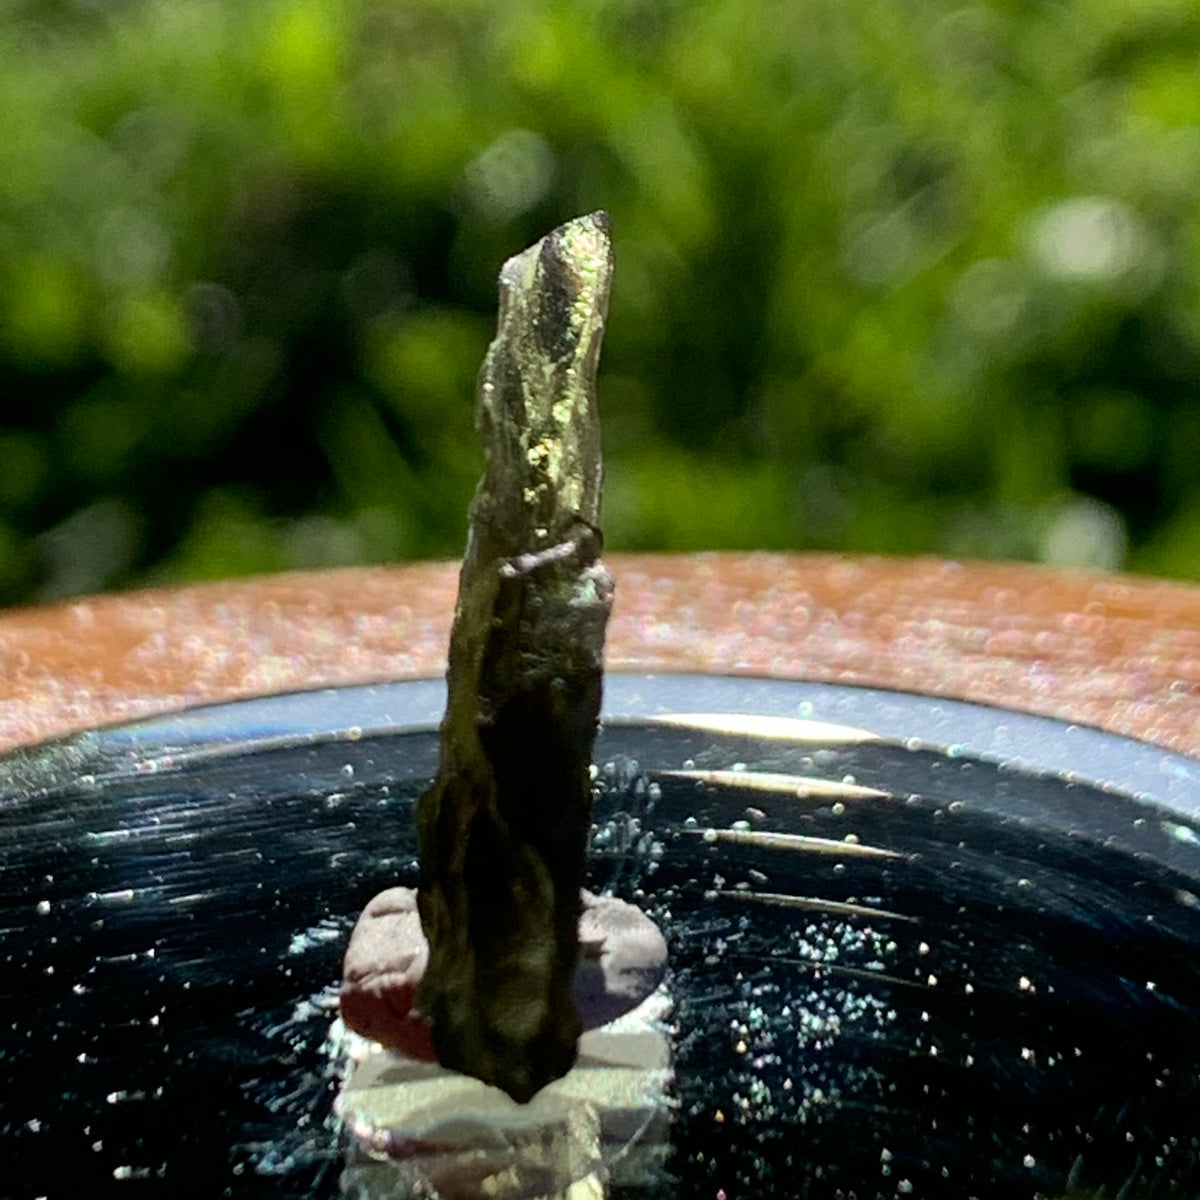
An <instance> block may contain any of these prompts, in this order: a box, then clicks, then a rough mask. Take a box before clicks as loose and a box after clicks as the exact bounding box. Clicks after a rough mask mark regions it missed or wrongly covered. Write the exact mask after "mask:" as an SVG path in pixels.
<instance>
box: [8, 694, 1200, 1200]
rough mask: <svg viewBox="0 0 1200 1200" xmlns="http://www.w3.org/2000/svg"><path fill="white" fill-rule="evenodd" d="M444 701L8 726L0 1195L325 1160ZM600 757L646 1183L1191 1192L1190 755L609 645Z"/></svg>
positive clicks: (302, 1167) (793, 1188)
mask: <svg viewBox="0 0 1200 1200" xmlns="http://www.w3.org/2000/svg"><path fill="white" fill-rule="evenodd" d="M441 699H442V690H441V686H440V684H435V683H408V684H396V685H391V686H388V687H380V688H359V689H354V688H351V689H342V690H338V691H331V692H320V693H311V694H306V695H303V696H290V697H279V698H275V699H273V700H271V701H255V702H248V703H245V704H240V705H228V706H223V707H222V708H218V709H208V710H198V711H197V712H195V713H192V714H181V715H180V716H178V717H173V718H170V719H165V720H157V721H153V722H145V723H142V724H140V725H134V726H128V727H125V728H123V729H117V730H106V731H99V732H95V733H90V734H87V735H83V736H81V737H77V738H73V739H69V740H67V741H64V742H58V743H52V744H48V745H45V746H41V747H35V748H33V749H30V750H25V751H21V752H18V753H17V754H14V755H9V756H8V757H7V758H5V759H0V957H2V959H3V963H4V973H3V982H2V983H0V1137H2V1139H3V1141H2V1143H0V1144H2V1145H3V1146H4V1149H5V1151H6V1155H5V1157H6V1159H7V1162H6V1165H5V1166H4V1170H3V1175H2V1176H0V1195H3V1196H6V1197H7V1196H13V1197H25V1196H29V1197H33V1196H45V1197H47V1198H52V1197H55V1198H56V1197H76V1196H83V1195H87V1196H98V1195H109V1194H112V1195H119V1196H137V1195H154V1196H160V1195H161V1196H179V1195H197V1196H201V1195H202V1196H221V1195H230V1196H243V1195H245V1196H306V1197H307V1196H335V1195H338V1194H339V1188H340V1182H339V1181H340V1179H341V1174H342V1158H341V1146H340V1142H339V1136H338V1131H337V1129H336V1127H335V1123H334V1121H333V1118H332V1101H333V1097H334V1094H335V1092H336V1088H337V1072H336V1063H335V1059H334V1056H333V1048H332V1047H331V1046H330V1044H329V1042H328V1040H327V1035H328V1033H329V1029H330V1025H331V1022H332V1019H333V1016H334V1012H335V1008H334V1005H335V996H336V991H335V989H336V982H337V978H338V974H339V967H340V959H341V954H342V951H343V949H344V943H345V938H346V936H347V934H348V931H349V928H350V926H351V924H352V923H353V920H354V919H355V917H356V916H357V913H358V911H359V909H360V908H361V907H362V906H363V904H365V902H366V901H367V900H368V899H369V898H370V897H371V895H373V894H374V893H375V892H376V891H378V890H380V889H382V888H383V887H386V886H388V885H390V884H392V883H396V882H401V883H409V884H411V883H413V882H414V881H415V868H416V863H415V855H416V846H415V839H414V835H413V830H412V823H411V810H412V804H413V802H414V800H415V798H416V797H417V796H418V795H419V794H420V793H421V791H422V790H423V789H424V787H425V786H426V785H427V783H428V781H429V780H430V778H431V776H432V774H433V771H434V768H435V766H436V755H437V739H436V735H435V732H434V729H433V725H434V723H435V722H436V720H437V716H438V713H439V711H440V705H441ZM812 722H827V723H831V724H832V725H835V726H842V727H843V728H841V729H837V728H824V729H821V728H816V727H814V726H813V725H812V724H811V723H812ZM855 731H857V732H855ZM596 765H597V778H596V810H595V830H594V834H593V844H592V854H591V863H592V874H593V883H594V884H595V886H597V887H609V888H611V889H613V890H614V891H615V892H616V893H617V894H619V895H622V896H624V897H625V898H627V899H632V900H634V901H635V902H637V903H639V904H641V905H642V906H643V907H645V908H646V909H647V910H648V911H649V912H650V913H651V914H652V915H654V916H655V918H656V919H657V920H658V921H659V922H660V924H661V925H662V927H663V928H664V930H665V932H666V933H667V935H668V939H669V942H670V946H671V955H672V977H671V987H672V991H673V994H674V999H675V1017H674V1023H675V1033H674V1044H675V1059H676V1084H675V1090H674V1097H673V1103H674V1106H675V1107H674V1111H673V1115H672V1120H671V1126H670V1142H671V1151H670V1156H669V1160H668V1166H667V1173H666V1174H665V1175H664V1176H663V1178H661V1179H660V1180H659V1181H658V1182H657V1183H655V1184H653V1185H647V1187H646V1188H644V1189H642V1190H643V1193H644V1194H653V1195H661V1196H663V1197H666V1196H689V1197H691V1196H696V1197H703V1198H705V1200H713V1198H714V1197H717V1196H719V1195H720V1193H721V1192H724V1194H725V1196H726V1197H728V1198H729V1200H733V1198H734V1197H741V1196H764V1197H769V1196H779V1197H784V1196H788V1197H790V1196H811V1197H831V1198H832V1197H839V1196H840V1197H849V1196H851V1195H853V1196H855V1197H858V1198H859V1200H865V1198H867V1197H874V1196H884V1197H889V1198H890V1197H893V1196H897V1195H900V1196H909V1195H913V1196H946V1197H965V1196H971V1195H974V1196H980V1197H983V1196H997V1197H999V1196H1004V1197H1021V1196H1029V1197H1033V1196H1035V1195H1043V1196H1060V1195H1068V1194H1069V1195H1073V1196H1074V1195H1087V1194H1095V1195H1101V1194H1103V1195H1107V1196H1116V1195H1118V1194H1120V1195H1124V1196H1126V1197H1133V1196H1146V1197H1151V1196H1153V1197H1156V1196H1191V1195H1196V1194H1200V1148H1198V1141H1197V1132H1196V1131H1197V1129H1198V1128H1200V1110H1198V1105H1197V1096H1196V1082H1195V1081H1196V1079H1197V1071H1198V1068H1200V966H1198V964H1200V958H1198V956H1197V947H1198V946H1200V900H1197V896H1198V895H1200V833H1198V830H1197V825H1196V822H1195V815H1196V804H1197V802H1198V800H1200V790H1198V789H1197V787H1196V781H1197V779H1200V775H1198V772H1200V763H1197V762H1196V761H1194V760H1192V759H1189V758H1186V757H1183V756H1179V755H1171V754H1167V753H1165V752H1162V751H1159V750H1157V749H1154V748H1152V747H1148V746H1145V745H1141V744H1138V743H1134V742H1130V741H1128V740H1125V739H1120V738H1113V737H1106V736H1105V735H1102V734H1099V733H1097V732H1096V731H1093V730H1086V729H1078V728H1075V727H1067V726H1062V725H1058V724H1056V723H1054V722H1050V721H1045V720H1040V719H1035V718H1027V717H1020V716H1014V715H1013V714H1007V713H1000V712H997V711H995V710H989V709H986V708H982V707H978V706H967V705H955V704H950V703H947V702H944V701H933V700H928V699H925V698H921V697H908V696H902V695H897V694H891V693H881V692H872V691H867V690H863V689H851V688H828V687H818V686H814V685H799V684H778V683H767V682H761V681H746V680H732V679H711V678H703V679H699V678H686V677H659V678H640V677H622V676H613V677H611V678H610V680H609V681H608V686H607V700H606V719H605V727H604V729H603V731H602V733H601V737H600V740H599V742H598V745H597V764H596ZM534 769H536V764H531V770H534ZM1122 1189H1123V1190H1122Z"/></svg>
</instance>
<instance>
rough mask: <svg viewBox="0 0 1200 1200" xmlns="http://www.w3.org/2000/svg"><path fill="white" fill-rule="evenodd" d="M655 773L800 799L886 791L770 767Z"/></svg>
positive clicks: (864, 796) (865, 796) (873, 796)
mask: <svg viewBox="0 0 1200 1200" xmlns="http://www.w3.org/2000/svg"><path fill="white" fill-rule="evenodd" d="M655 775H656V776H663V775H666V776H669V777H671V778H673V779H694V780H695V781H696V782H697V783H709V784H712V785H713V786H714V787H735V788H749V789H751V790H752V791H758V792H779V793H781V794H783V795H788V796H795V797H798V798H800V799H804V798H805V797H808V796H837V797H838V798H839V799H843V800H846V799H849V800H879V799H886V798H887V797H889V796H890V795H891V793H890V792H882V791H880V790H879V789H878V788H870V787H863V786H862V784H858V783H843V782H842V781H841V780H840V779H814V778H812V777H811V776H809V775H785V774H782V773H780V772H774V771H656V772H655Z"/></svg>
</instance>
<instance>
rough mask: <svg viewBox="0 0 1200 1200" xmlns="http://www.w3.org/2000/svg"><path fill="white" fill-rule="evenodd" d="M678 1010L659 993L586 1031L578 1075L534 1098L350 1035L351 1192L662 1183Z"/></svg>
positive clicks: (580, 1188) (553, 1189)
mask: <svg viewBox="0 0 1200 1200" xmlns="http://www.w3.org/2000/svg"><path fill="white" fill-rule="evenodd" d="M669 1008H670V1000H669V998H668V995H667V992H666V990H665V988H660V989H659V990H658V991H657V992H655V993H654V994H653V995H652V996H650V998H649V999H647V1000H646V1001H645V1002H644V1003H642V1004H641V1005H639V1006H638V1007H637V1008H636V1009H634V1010H633V1011H632V1012H630V1013H628V1014H627V1015H625V1016H623V1017H620V1018H618V1019H617V1020H615V1021H612V1022H610V1023H609V1024H608V1025H604V1026H602V1027H601V1028H599V1029H594V1030H592V1031H590V1032H588V1033H585V1034H584V1035H583V1037H582V1038H581V1039H580V1042H579V1058H578V1061H577V1062H576V1064H575V1066H574V1067H573V1068H572V1070H571V1071H570V1072H569V1073H568V1074H567V1075H566V1076H564V1077H563V1078H562V1079H558V1080H556V1081H555V1082H554V1083H551V1084H549V1085H548V1086H547V1087H545V1088H543V1089H542V1090H541V1091H540V1092H538V1093H537V1095H536V1096H535V1097H534V1098H533V1099H532V1100H531V1101H530V1102H529V1103H528V1104H517V1103H515V1102H514V1101H513V1100H511V1099H510V1098H509V1097H508V1096H507V1095H505V1094H504V1092H502V1091H501V1090H500V1089H499V1088H495V1087H490V1086H488V1085H487V1084H484V1083H481V1082H480V1081H479V1080H477V1079H473V1078H471V1077H470V1076H468V1075H460V1074H458V1073H457V1072H454V1071H447V1070H446V1069H445V1068H443V1067H440V1066H438V1065H437V1064H436V1063H426V1062H417V1061H415V1060H414V1059H410V1058H405V1057H403V1056H401V1055H397V1054H392V1053H390V1052H389V1051H386V1050H383V1049H381V1048H380V1047H379V1046H378V1045H376V1044H374V1043H370V1042H367V1041H365V1040H364V1039H362V1038H357V1037H355V1036H354V1035H351V1037H352V1039H353V1040H352V1043H351V1059H352V1065H351V1069H350V1072H349V1076H348V1078H347V1080H346V1083H345V1086H344V1088H343V1090H342V1093H341V1095H340V1096H339V1097H338V1101H337V1112H338V1115H339V1117H340V1118H341V1121H342V1126H343V1129H344V1131H345V1134H346V1141H347V1149H346V1164H347V1165H346V1170H345V1172H344V1173H343V1176H342V1192H343V1194H344V1195H346V1196H349V1197H352V1198H354V1200H383V1198H384V1197H387V1198H388V1200H407V1198H408V1197H410V1196H411V1197H416V1196H429V1195H430V1194H431V1189H432V1194H433V1195H436V1196H440V1197H444V1198H446V1200H452V1198H453V1200H467V1198H468V1197H478V1196H487V1197H489V1198H494V1200H527V1198H532V1197H552V1196H554V1197H557V1196H562V1197H569V1200H584V1198H585V1197H599V1196H602V1195H603V1193H604V1184H605V1181H606V1180H607V1181H610V1182H612V1183H613V1184H615V1185H620V1186H631V1185H639V1184H647V1183H650V1182H652V1181H653V1180H654V1179H656V1178H658V1177H659V1176H660V1175H661V1172H662V1170H663V1163H664V1160H665V1158H666V1154H667V1148H668V1145H667V1141H666V1137H665V1134H666V1129H667V1097H666V1088H667V1085H668V1083H669V1081H670V1077H671V1066H670V1046H669V1043H668V1040H667V1031H666V1025H665V1017H666V1015H667V1013H668V1011H669Z"/></svg>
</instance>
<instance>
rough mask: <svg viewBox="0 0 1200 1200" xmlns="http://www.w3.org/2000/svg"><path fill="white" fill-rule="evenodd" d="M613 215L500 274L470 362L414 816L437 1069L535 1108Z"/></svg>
mask: <svg viewBox="0 0 1200 1200" xmlns="http://www.w3.org/2000/svg"><path fill="white" fill-rule="evenodd" d="M612 271H613V260H612V244H611V242H610V240H609V234H608V217H607V214H605V213H602V212H601V213H592V214H591V215H590V216H586V217H579V218H577V219H576V220H574V221H569V222H568V223H567V224H565V225H561V226H559V228H557V229H555V230H554V231H553V232H551V233H548V234H547V235H546V236H545V237H544V238H542V240H541V241H540V242H538V243H537V244H536V245H534V246H531V247H530V248H529V249H528V250H525V251H524V252H523V253H521V254H518V255H516V256H515V257H514V258H510V259H509V260H508V262H506V263H505V264H504V267H503V269H502V270H501V272H500V316H499V321H498V327H497V332H496V338H495V340H494V341H493V342H492V344H491V346H490V347H489V348H488V352H487V356H486V357H485V358H484V361H483V366H482V368H481V369H480V373H479V385H478V411H477V423H478V426H479V430H480V433H481V435H482V438H483V443H484V451H485V455H486V466H485V468H484V474H483V478H482V479H481V480H480V483H479V487H478V489H477V490H476V492H475V498H474V500H473V501H472V503H471V513H470V526H469V532H468V537H467V551H466V556H465V559H464V561H463V566H462V574H461V576H460V580H459V592H458V606H457V609H456V611H455V616H454V629H453V633H452V634H451V637H450V667H449V671H448V674H447V684H448V692H449V695H448V698H447V703H446V715H445V718H444V720H443V722H442V734H441V763H440V766H439V768H438V773H437V778H436V780H435V781H434V784H433V787H432V788H431V789H430V791H429V792H428V793H426V795H425V796H423V797H422V799H421V801H420V803H419V805H418V808H417V824H418V830H419V833H420V840H421V871H420V889H419V893H418V895H419V904H420V912H421V923H422V925H423V926H424V929H425V934H426V937H427V938H428V940H429V945H430V958H429V966H428V968H427V971H426V975H425V980H424V983H423V984H422V988H421V993H420V1005H421V1008H422V1009H423V1010H424V1012H425V1014H426V1015H427V1017H428V1018H429V1020H430V1023H431V1025H432V1027H433V1042H434V1046H435V1048H436V1050H437V1054H438V1058H439V1060H440V1061H441V1063H442V1065H443V1066H447V1067H451V1068H453V1069H456V1070H459V1071H463V1072H465V1073H467V1074H471V1075H475V1076H477V1077H478V1078H480V1079H482V1080H484V1081H485V1082H488V1083H493V1084H496V1085H497V1086H499V1087H501V1088H503V1089H504V1090H505V1091H506V1092H508V1093H509V1095H511V1096H512V1097H513V1098H514V1099H517V1100H521V1101H524V1100H527V1099H529V1097H531V1096H532V1095H533V1094H534V1093H535V1092H536V1091H537V1090H538V1089H539V1088H541V1087H543V1086H544V1085H545V1084H547V1083H549V1082H550V1081H551V1080H553V1079H557V1078H558V1077H559V1076H561V1075H564V1074H565V1073H566V1072H567V1071H568V1070H569V1069H570V1067H571V1065H572V1064H573V1063H574V1061H575V1053H576V1043H577V1042H578V1039H579V1033H580V1024H579V1018H578V1016H577V1014H576V1011H575V1005H574V1002H573V1000H572V997H571V985H572V979H573V976H574V972H575V966H576V959H577V957H578V942H577V932H576V926H577V922H578V919H579V909H580V899H579V892H580V888H581V886H582V884H583V874H584V852H585V848H586V841H587V834H588V827H589V821H590V812H591V794H590V781H589V775H588V770H589V767H590V764H591V756H592V745H593V742H594V740H595V735H596V722H597V719H598V716H599V710H600V690H601V672H602V661H601V660H602V654H603V649H604V627H605V624H606V622H607V620H608V614H609V610H610V608H611V606H612V578H611V576H610V575H609V573H608V571H607V570H606V569H605V567H604V566H603V564H602V563H600V562H599V554H600V542H601V539H600V532H599V528H598V524H597V522H598V519H599V506H600V484H601V461H600V429H599V421H598V418H597V414H596V391H595V380H596V366H597V361H598V359H599V355H600V342H601V339H602V337H603V334H604V320H605V316H606V313H607V310H608V293H609V287H610V284H611V282H612Z"/></svg>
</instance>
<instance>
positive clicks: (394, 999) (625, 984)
mask: <svg viewBox="0 0 1200 1200" xmlns="http://www.w3.org/2000/svg"><path fill="white" fill-rule="evenodd" d="M582 899H583V911H582V913H581V915H580V918H579V942H580V955H579V966H578V968H577V970H576V972H575V987H574V995H575V1004H576V1006H577V1007H578V1009H579V1016H580V1019H581V1020H582V1022H583V1027H584V1029H596V1028H598V1027H599V1026H601V1025H607V1024H608V1023H609V1022H610V1021H613V1020H615V1019H616V1018H617V1017H619V1016H622V1015H623V1014H624V1013H627V1012H629V1011H630V1010H632V1009H634V1008H636V1007H637V1006H638V1005H639V1004H640V1003H641V1002H642V1001H643V1000H645V999H646V997H647V996H649V995H650V993H651V992H653V991H654V989H655V988H657V987H658V985H659V984H660V983H661V982H662V979H663V976H664V974H665V973H666V969H667V945H666V942H665V941H664V940H663V936H662V934H661V933H660V932H659V929H658V926H656V925H655V924H654V922H653V921H651V920H650V918H649V917H647V916H646V914H645V913H643V912H642V911H641V910H640V909H638V908H636V907H634V905H632V904H627V903H626V902H625V901H623V900H617V899H614V898H613V897H611V896H594V895H592V894H591V893H590V892H584V893H583V896H582ZM428 961H429V948H428V945H427V944H426V942H425V935H424V932H423V931H422V929H421V918H420V915H419V914H418V912H417V894H416V892H415V891H413V890H412V889H411V888H401V887H395V888H389V889H388V890H387V891H386V892H381V893H380V894H379V895H378V896H376V897H375V898H374V899H373V900H372V901H371V902H370V903H369V904H368V905H367V907H366V908H365V909H364V910H363V912H362V915H361V916H360V917H359V918H358V923H357V924H356V925H355V926H354V932H353V933H352V934H351V935H350V945H349V947H348V948H347V950H346V958H345V963H344V965H343V969H342V992H341V1008H342V1020H344V1021H345V1023H346V1024H347V1025H348V1026H349V1027H350V1028H351V1029H353V1030H354V1031H355V1032H356V1033H360V1034H362V1035H363V1036H364V1037H368V1038H370V1039H372V1041H376V1042H379V1043H380V1044H381V1045H383V1046H384V1047H385V1048H387V1049H389V1050H394V1051H397V1052H399V1053H401V1054H405V1055H408V1057H410V1058H416V1059H421V1060H424V1061H433V1060H434V1059H435V1058H436V1056H435V1054H434V1051H433V1041H432V1038H431V1037H430V1032H429V1025H428V1023H427V1022H426V1020H425V1018H424V1016H423V1014H422V1013H421V1012H420V1010H419V1009H417V1008H415V1007H414V1001H415V998H416V993H417V988H418V987H419V985H420V982H421V978H422V976H423V975H424V973H425V967H426V964H427V963H428Z"/></svg>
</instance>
